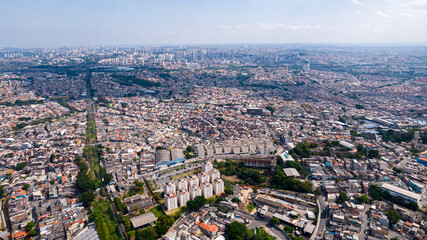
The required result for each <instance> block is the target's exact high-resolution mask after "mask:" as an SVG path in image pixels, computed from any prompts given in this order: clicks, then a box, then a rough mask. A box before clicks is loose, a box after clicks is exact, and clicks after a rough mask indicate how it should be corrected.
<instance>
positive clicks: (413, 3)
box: [402, 0, 427, 7]
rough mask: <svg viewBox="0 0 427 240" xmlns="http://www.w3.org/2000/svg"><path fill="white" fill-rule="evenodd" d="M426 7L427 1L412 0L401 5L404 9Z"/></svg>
mask: <svg viewBox="0 0 427 240" xmlns="http://www.w3.org/2000/svg"><path fill="white" fill-rule="evenodd" d="M426 5H427V0H414V1H410V2H406V3H403V4H402V6H404V7H423V6H426Z"/></svg>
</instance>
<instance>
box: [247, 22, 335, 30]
mask: <svg viewBox="0 0 427 240" xmlns="http://www.w3.org/2000/svg"><path fill="white" fill-rule="evenodd" d="M253 27H257V28H261V29H264V30H294V31H300V30H306V29H317V30H334V29H335V28H334V27H332V26H325V25H318V24H317V25H311V24H302V25H290V24H281V23H276V24H271V23H257V24H255V25H253Z"/></svg>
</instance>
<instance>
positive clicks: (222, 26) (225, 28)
mask: <svg viewBox="0 0 427 240" xmlns="http://www.w3.org/2000/svg"><path fill="white" fill-rule="evenodd" d="M218 28H219V29H223V30H230V29H233V27H232V26H228V25H219V26H218Z"/></svg>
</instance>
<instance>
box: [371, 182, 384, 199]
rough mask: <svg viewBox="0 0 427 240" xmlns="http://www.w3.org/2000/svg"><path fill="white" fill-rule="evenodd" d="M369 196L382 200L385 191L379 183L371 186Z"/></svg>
mask: <svg viewBox="0 0 427 240" xmlns="http://www.w3.org/2000/svg"><path fill="white" fill-rule="evenodd" d="M369 196H371V198H372V199H374V200H382V199H383V191H382V190H381V188H380V186H378V185H375V184H374V185H371V186H369Z"/></svg>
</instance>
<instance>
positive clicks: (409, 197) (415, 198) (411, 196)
mask: <svg viewBox="0 0 427 240" xmlns="http://www.w3.org/2000/svg"><path fill="white" fill-rule="evenodd" d="M381 189H382V190H386V191H388V192H389V193H390V195H392V196H396V197H402V198H404V199H405V200H406V201H412V202H416V203H419V202H420V200H421V195H419V194H416V193H413V192H410V191H408V190H405V189H403V188H399V187H396V186H393V185H390V184H388V183H384V184H383V185H382V186H381Z"/></svg>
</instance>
